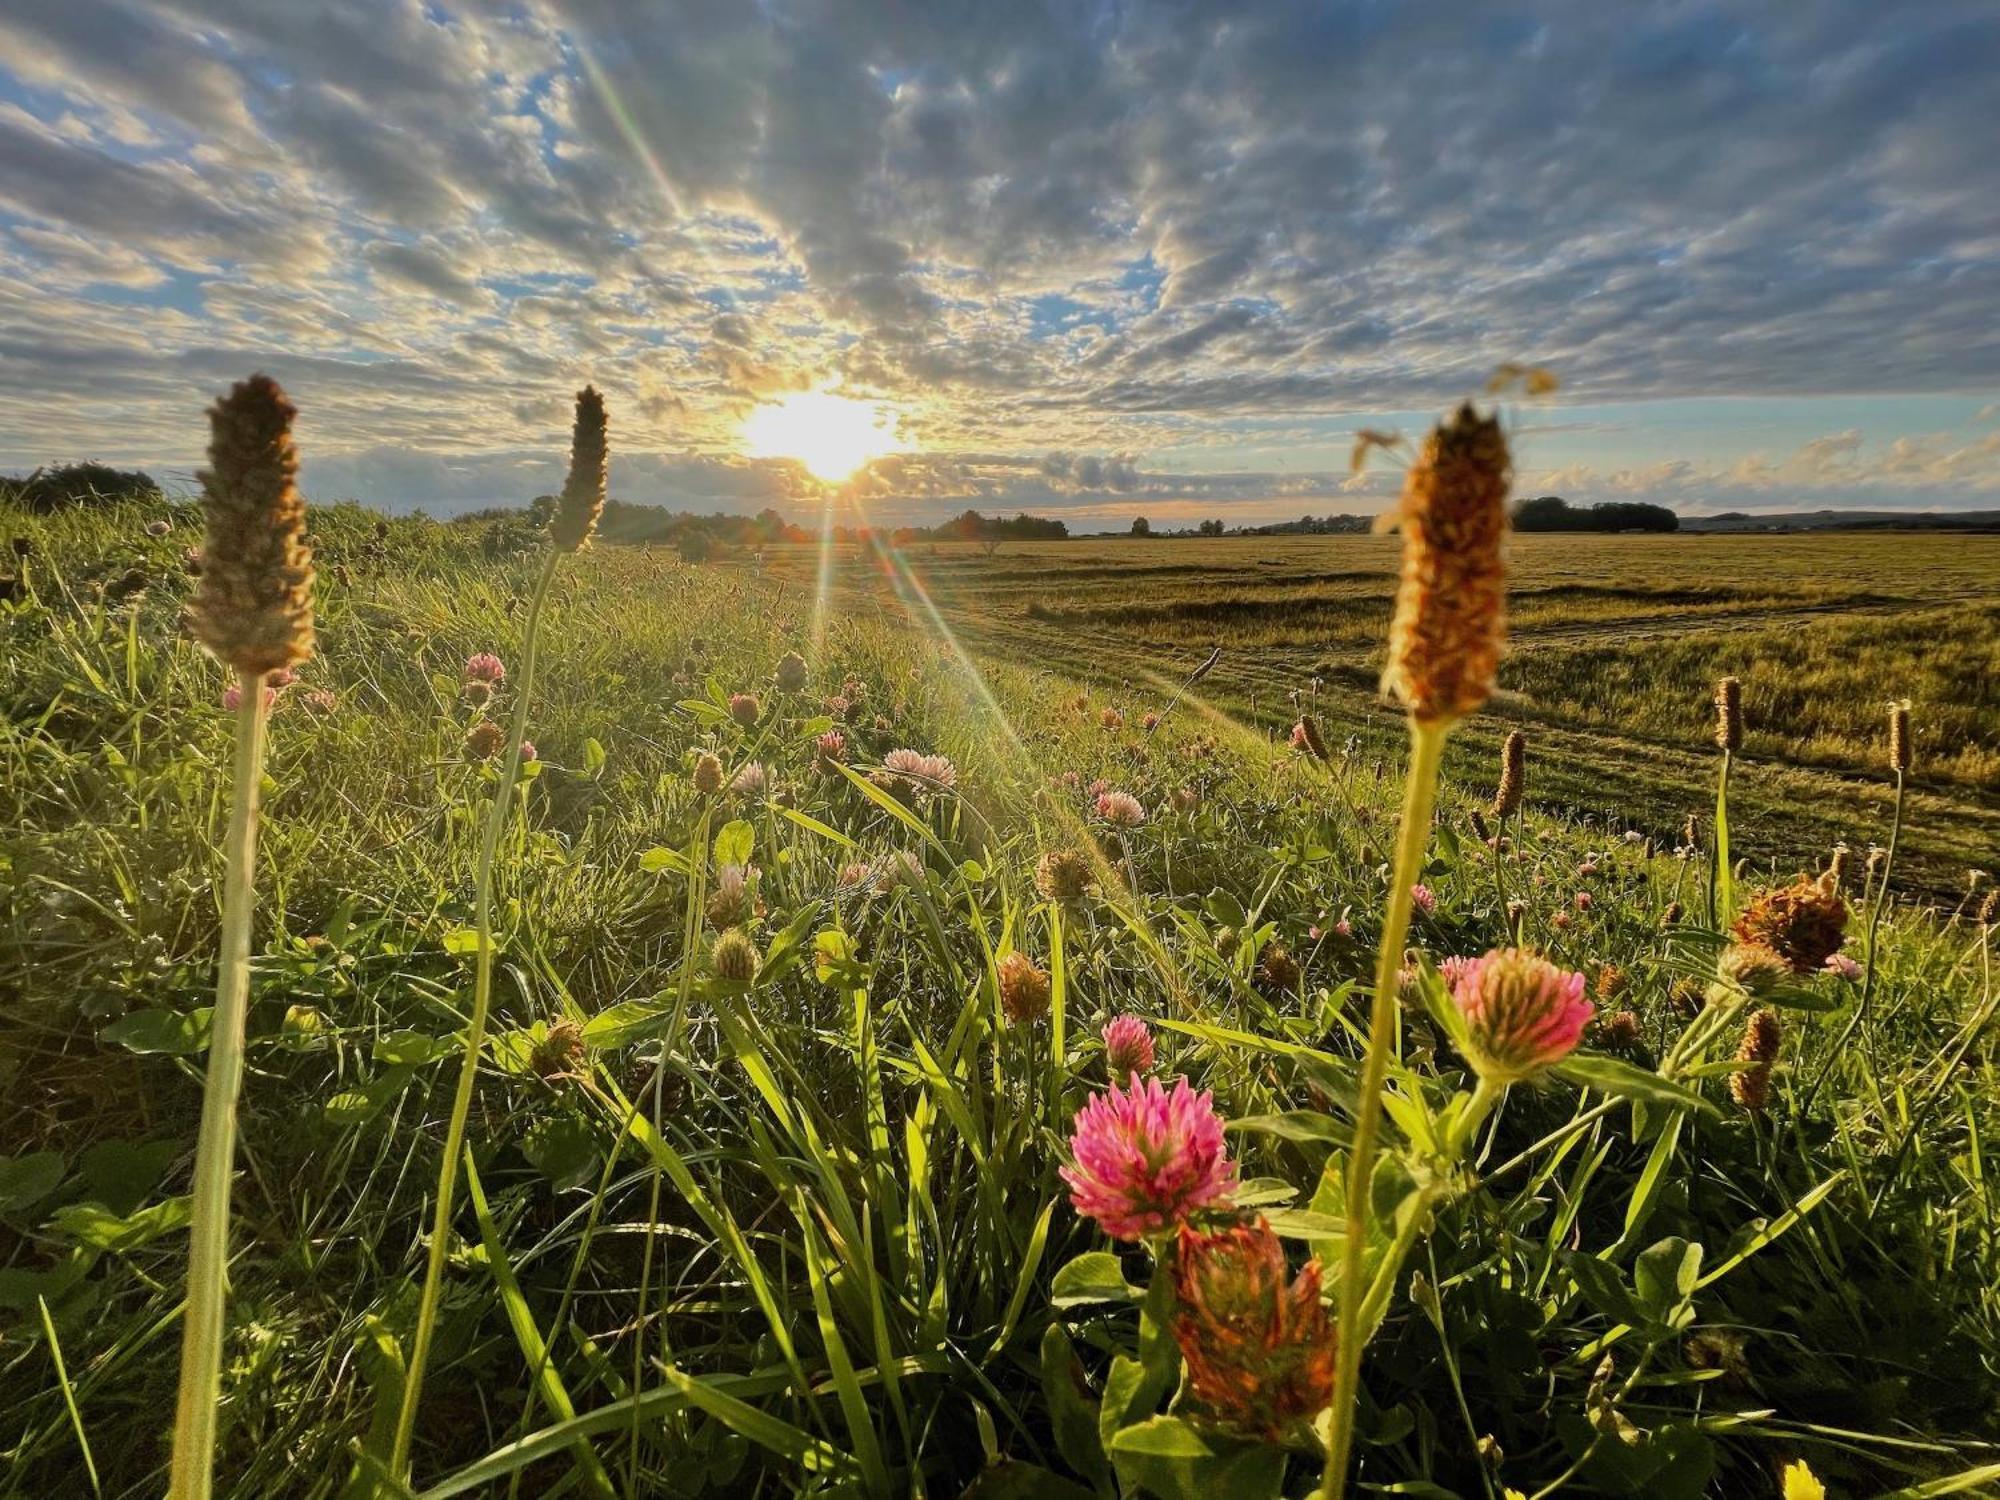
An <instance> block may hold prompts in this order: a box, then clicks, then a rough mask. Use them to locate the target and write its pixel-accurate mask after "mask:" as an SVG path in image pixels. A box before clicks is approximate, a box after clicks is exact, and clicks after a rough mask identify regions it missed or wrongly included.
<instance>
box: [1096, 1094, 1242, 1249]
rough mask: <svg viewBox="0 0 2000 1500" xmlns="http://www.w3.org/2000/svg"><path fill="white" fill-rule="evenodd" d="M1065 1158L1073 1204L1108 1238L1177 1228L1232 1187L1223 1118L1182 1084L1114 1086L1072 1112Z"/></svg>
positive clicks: (1220, 1199)
mask: <svg viewBox="0 0 2000 1500" xmlns="http://www.w3.org/2000/svg"><path fill="white" fill-rule="evenodd" d="M1070 1155H1071V1161H1070V1164H1069V1165H1067V1166H1065V1167H1063V1168H1062V1169H1061V1172H1060V1175H1061V1177H1062V1180H1063V1181H1064V1182H1066V1183H1067V1184H1069V1196H1070V1202H1071V1204H1072V1205H1073V1206H1074V1207H1075V1208H1076V1211H1077V1212H1078V1213H1079V1214H1082V1215H1083V1216H1084V1217H1085V1218H1089V1219H1095V1220H1096V1221H1097V1222H1098V1225H1099V1227H1101V1228H1102V1229H1103V1230H1104V1232H1105V1233H1106V1234H1108V1235H1110V1236H1111V1237H1112V1238H1113V1239H1119V1240H1138V1239H1144V1238H1145V1237H1146V1236H1147V1235H1151V1234H1159V1233H1162V1232H1164V1231H1167V1230H1172V1229H1175V1228H1178V1227H1179V1226H1180V1225H1181V1224H1183V1223H1185V1222H1186V1221H1187V1219H1188V1218H1189V1216H1190V1215H1192V1214H1196V1213H1199V1212H1201V1211H1202V1210H1203V1209H1209V1208H1217V1207H1220V1206H1222V1205H1223V1204H1226V1203H1227V1202H1228V1201H1229V1195H1230V1193H1231V1192H1232V1191H1233V1190H1234V1188H1235V1186H1236V1165H1235V1163H1234V1162H1232V1161H1230V1159H1229V1153H1228V1150H1227V1149H1226V1147H1225V1146H1224V1143H1223V1138H1222V1117H1221V1116H1220V1115H1218V1114H1217V1113H1216V1112H1215V1104H1214V1101H1213V1100H1212V1099H1211V1098H1210V1096H1209V1095H1208V1094H1207V1093H1200V1094H1197V1093H1196V1092H1194V1090H1193V1089H1191V1088H1189V1087H1188V1081H1187V1080H1186V1079H1185V1078H1183V1079H1181V1080H1180V1081H1179V1082H1178V1083H1177V1084H1176V1085H1175V1086H1174V1089H1173V1091H1172V1092H1171V1093H1169V1092H1167V1091H1166V1090H1164V1089H1162V1088H1161V1087H1160V1084H1159V1080H1157V1079H1146V1080H1144V1081H1142V1082H1141V1081H1135V1082H1134V1083H1133V1084H1132V1085H1131V1087H1130V1089H1129V1090H1127V1089H1122V1088H1120V1087H1119V1085H1118V1084H1117V1083H1115V1082H1114V1083H1112V1084H1111V1085H1110V1086H1109V1087H1108V1088H1106V1089H1105V1091H1104V1092H1103V1093H1101V1094H1098V1095H1095V1096H1094V1097H1092V1099H1091V1100H1090V1102H1089V1103H1088V1104H1086V1105H1084V1107H1083V1108H1082V1109H1080V1110H1079V1111H1077V1116H1076V1128H1075V1131H1074V1133H1073V1134H1072V1136H1071V1137H1070Z"/></svg>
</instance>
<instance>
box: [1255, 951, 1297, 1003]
mask: <svg viewBox="0 0 2000 1500" xmlns="http://www.w3.org/2000/svg"><path fill="white" fill-rule="evenodd" d="M1300 978H1301V974H1300V970H1299V961H1298V960H1297V959H1296V958H1293V957H1292V953H1291V950H1290V949H1289V948H1287V947H1286V946H1285V945H1284V944H1283V943H1280V942H1277V941H1275V940H1273V941H1272V942H1269V943H1266V944H1265V945H1264V948H1263V951H1262V952H1260V953H1259V954H1258V955H1257V983H1258V986H1259V987H1260V988H1261V989H1263V990H1264V992H1265V993H1266V994H1270V995H1293V994H1297V993H1298V988H1299V980H1300Z"/></svg>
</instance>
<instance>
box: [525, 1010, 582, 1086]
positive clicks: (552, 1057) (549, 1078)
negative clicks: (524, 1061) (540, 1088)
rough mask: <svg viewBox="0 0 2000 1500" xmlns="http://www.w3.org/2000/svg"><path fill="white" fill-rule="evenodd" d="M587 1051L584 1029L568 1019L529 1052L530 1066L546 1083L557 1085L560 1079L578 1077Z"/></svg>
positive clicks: (555, 1026)
mask: <svg viewBox="0 0 2000 1500" xmlns="http://www.w3.org/2000/svg"><path fill="white" fill-rule="evenodd" d="M586 1050H587V1049H586V1048H585V1047H584V1043H583V1027H582V1026H581V1025H579V1024H578V1023H577V1022H575V1021H571V1020H567V1019H564V1020H561V1021H557V1022H556V1023H555V1024H554V1025H552V1026H550V1027H549V1031H548V1035H547V1036H544V1037H542V1038H541V1039H539V1040H538V1041H537V1042H536V1043H535V1044H534V1046H533V1047H532V1048H530V1049H529V1051H528V1066H529V1067H531V1068H533V1069H534V1070H535V1073H536V1074H537V1075H538V1076H539V1077H540V1078H542V1079H543V1080H544V1081H546V1082H549V1083H553V1082H555V1081H556V1080H557V1079H558V1078H570V1077H574V1076H575V1074H576V1072H577V1069H578V1067H579V1066H580V1065H581V1064H582V1062H583V1059H584V1055H585V1052H586Z"/></svg>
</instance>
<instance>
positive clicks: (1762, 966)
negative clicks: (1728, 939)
mask: <svg viewBox="0 0 2000 1500" xmlns="http://www.w3.org/2000/svg"><path fill="white" fill-rule="evenodd" d="M1715 971H1716V973H1717V974H1719V975H1721V976H1722V978H1723V979H1725V980H1726V981H1728V982H1729V983H1730V984H1733V985H1735V986H1736V987H1737V988H1738V989H1740V990H1743V991H1745V992H1747V993H1749V994H1752V995H1768V994H1769V993H1770V992H1771V991H1772V990H1774V989H1776V988H1777V987H1778V986H1779V985H1781V984H1783V983H1784V982H1785V980H1786V979H1787V978H1788V977H1790V974H1791V965H1790V964H1788V963H1786V962H1785V960H1784V959H1782V958H1781V957H1779V956H1778V955H1777V954H1776V953H1773V952H1772V951H1771V950H1770V949H1769V948H1767V947H1765V946H1764V945H1763V944H1762V943H1754V942H1746V943H1731V944H1730V945H1729V946H1728V947H1727V948H1724V949H1723V950H1722V956H1721V957H1720V958H1719V959H1717V960H1716V964H1715Z"/></svg>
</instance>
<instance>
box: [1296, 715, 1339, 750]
mask: <svg viewBox="0 0 2000 1500" xmlns="http://www.w3.org/2000/svg"><path fill="white" fill-rule="evenodd" d="M1292 744H1293V745H1294V746H1296V747H1297V748H1299V749H1301V750H1304V751H1305V752H1306V753H1307V754H1308V755H1310V756H1312V758H1313V759H1314V760H1331V759H1333V757H1332V756H1331V755H1329V754H1327V749H1326V739H1325V737H1324V736H1322V735H1321V734H1320V732H1319V721H1318V720H1316V719H1314V718H1313V716H1312V715H1311V714H1300V715H1299V722H1298V723H1296V724H1294V725H1293V726H1292Z"/></svg>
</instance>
